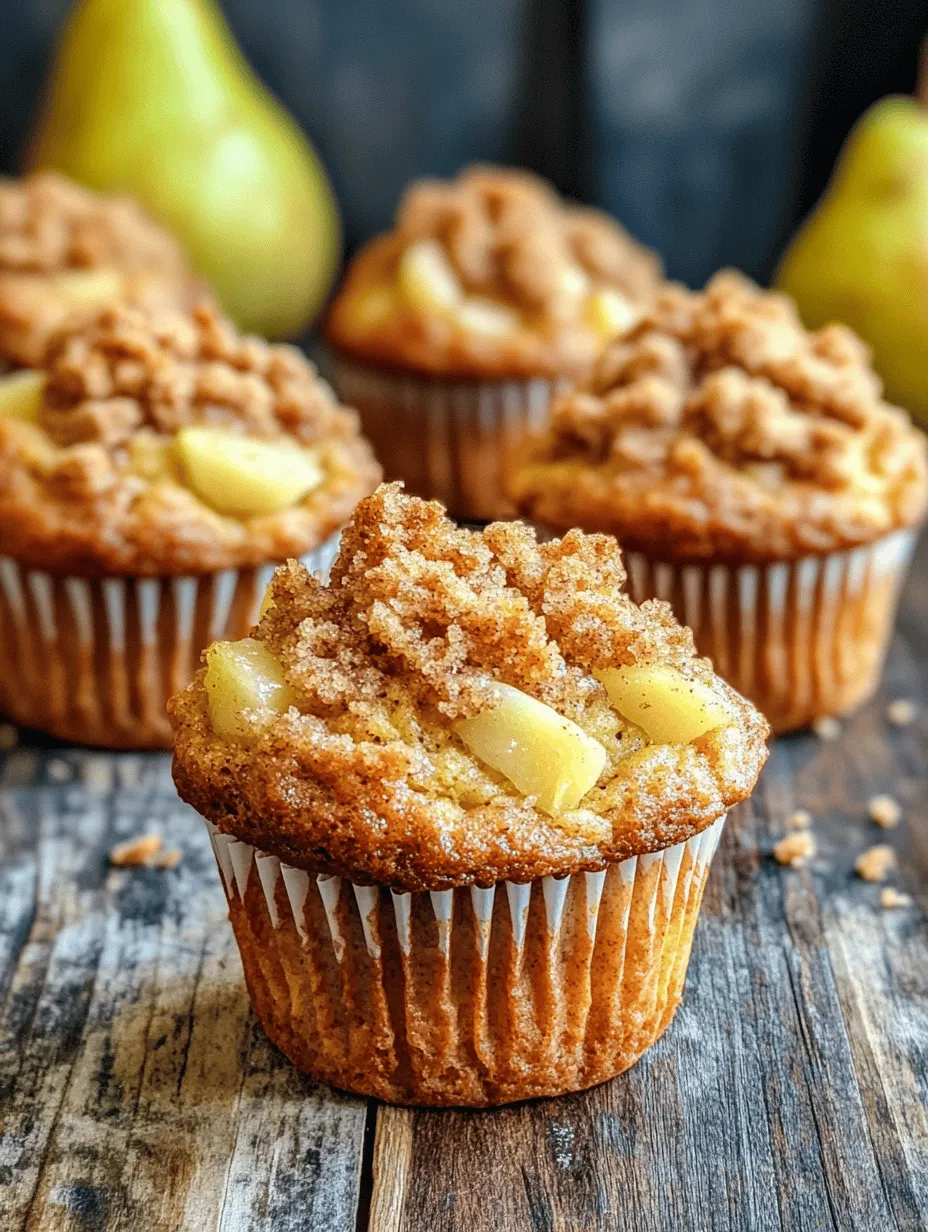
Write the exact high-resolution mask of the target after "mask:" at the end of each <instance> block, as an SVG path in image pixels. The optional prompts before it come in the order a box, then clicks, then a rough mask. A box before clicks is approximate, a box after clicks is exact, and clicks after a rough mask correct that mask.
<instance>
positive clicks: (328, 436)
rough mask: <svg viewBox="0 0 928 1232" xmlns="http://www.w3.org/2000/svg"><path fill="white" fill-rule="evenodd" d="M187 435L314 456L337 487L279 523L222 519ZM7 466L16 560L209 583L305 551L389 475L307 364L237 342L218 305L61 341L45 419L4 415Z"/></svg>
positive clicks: (7, 514) (132, 313)
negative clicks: (206, 576)
mask: <svg viewBox="0 0 928 1232" xmlns="http://www.w3.org/2000/svg"><path fill="white" fill-rule="evenodd" d="M190 425H204V426H208V427H211V428H216V429H222V430H224V431H225V432H228V433H230V434H232V435H234V436H242V437H247V438H254V439H258V440H265V441H270V442H284V443H287V444H294V445H299V446H304V447H307V448H311V449H313V450H316V451H317V452H318V455H319V458H320V459H321V464H322V466H323V470H324V474H325V479H324V482H323V483H322V484H321V486H319V487H316V488H315V489H314V490H313V491H312V492H310V493H309V495H308V496H307V497H306V498H305V500H304V501H303V502H302V503H300V504H299V505H297V506H296V507H295V508H292V509H286V510H284V511H283V512H281V513H274V514H264V515H261V516H254V517H251V518H231V517H224V516H221V515H220V514H219V513H217V512H216V511H215V510H214V509H212V508H210V507H208V506H207V505H206V504H204V503H203V501H201V500H200V499H198V497H197V496H196V495H195V494H194V492H193V491H191V490H190V487H189V486H188V484H187V482H186V476H185V472H184V469H183V467H182V466H181V464H180V462H179V460H178V456H177V449H176V444H177V433H178V432H179V431H180V430H181V429H183V428H186V427H188V426H190ZM0 460H2V463H3V466H2V471H0V518H2V520H3V524H4V527H5V542H4V548H5V550H7V551H9V552H10V554H11V555H14V556H17V557H19V558H21V559H32V560H35V562H36V563H37V564H40V565H44V566H45V567H53V568H75V569H77V570H78V571H87V570H90V571H102V572H132V571H140V572H143V573H153V572H154V573H157V572H177V571H184V570H186V569H190V570H192V571H195V572H201V571H207V570H210V569H213V568H224V567H231V566H233V565H242V564H256V563H260V562H262V561H266V560H275V559H276V560H280V559H284V558H286V557H287V556H288V555H294V554H302V553H303V552H306V551H308V550H309V549H310V548H312V547H314V546H316V545H317V544H318V543H319V542H321V541H322V540H323V539H325V538H326V537H327V536H328V535H329V534H330V533H331V532H332V531H333V530H335V529H337V527H338V526H339V525H340V524H341V523H342V522H343V521H344V519H345V518H346V517H347V514H348V512H349V511H350V509H351V508H352V507H353V505H354V504H355V502H356V501H357V500H358V499H359V498H360V497H361V496H363V495H364V494H365V493H366V492H368V491H370V489H371V488H372V487H373V486H374V484H375V483H376V481H377V478H378V477H379V475H378V468H377V466H376V463H375V462H374V460H373V456H372V454H371V451H370V447H369V446H368V445H367V442H366V441H364V439H363V438H362V437H361V436H360V432H359V427H358V422H357V417H356V415H355V413H354V412H353V411H350V410H347V409H346V408H344V407H341V406H339V405H338V404H337V403H336V401H335V399H334V396H333V394H332V392H331V390H330V389H329V387H328V386H327V385H326V384H325V382H323V381H321V380H320V379H319V377H318V376H317V374H316V371H315V369H314V368H313V366H312V365H311V364H310V363H309V362H308V361H307V360H306V359H305V358H304V357H303V355H302V354H301V353H300V352H299V351H298V350H296V349H295V348H293V347H288V346H281V345H275V346H272V345H270V344H268V343H266V342H263V341H262V340H260V339H258V338H252V337H243V336H241V335H239V334H238V333H237V332H236V331H235V329H234V327H233V326H232V325H231V323H230V322H229V321H227V320H225V319H224V318H223V317H221V316H219V315H218V313H217V312H216V311H215V310H214V309H213V308H212V307H210V306H208V305H201V306H199V307H198V308H196V309H194V310H193V311H188V312H181V311H178V310H175V309H166V308H151V307H148V308H142V307H133V306H130V305H117V306H113V307H108V308H105V309H103V310H101V311H99V312H98V313H97V314H96V316H95V317H94V318H93V319H92V320H91V321H89V322H87V323H85V324H83V325H81V326H79V327H76V328H75V329H73V330H67V331H64V332H63V333H62V334H61V335H60V336H59V337H58V339H57V340H56V342H55V344H54V345H53V347H52V350H51V352H50V356H49V361H48V379H47V384H46V386H45V391H44V396H43V400H42V403H41V406H40V409H39V413H38V418H37V420H36V422H35V423H21V422H18V421H15V420H3V419H2V418H0ZM6 528H9V534H7V533H6Z"/></svg>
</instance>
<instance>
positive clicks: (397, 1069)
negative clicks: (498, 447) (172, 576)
mask: <svg viewBox="0 0 928 1232" xmlns="http://www.w3.org/2000/svg"><path fill="white" fill-rule="evenodd" d="M624 576H625V575H624V570H623V568H622V562H621V556H620V552H619V549H618V546H617V545H616V543H615V541H614V540H613V539H612V538H610V537H608V536H605V535H584V534H581V533H580V532H579V531H571V532H569V533H568V534H567V535H565V537H564V538H563V539H562V540H558V541H555V542H552V543H546V544H544V545H541V546H539V545H538V544H537V543H536V541H535V537H534V534H533V533H532V532H531V531H530V530H529V529H528V528H526V527H525V526H523V525H521V524H520V523H517V522H508V523H495V524H493V525H491V526H489V527H488V528H487V529H486V530H485V531H484V532H483V533H482V534H478V533H476V532H474V531H468V530H458V529H456V528H455V527H454V526H453V524H452V523H451V522H450V521H448V520H447V519H446V518H445V517H443V510H442V508H441V506H440V505H438V504H437V503H425V502H423V501H421V500H418V499H417V498H414V497H409V496H405V495H404V494H403V493H402V492H401V490H400V488H399V486H398V485H389V486H385V487H381V488H380V489H378V491H377V492H376V493H375V494H374V495H373V496H372V497H370V498H368V499H367V500H365V501H363V502H362V503H361V504H360V505H359V506H358V509H357V510H356V512H355V515H354V518H353V519H352V521H351V522H350V524H349V525H348V527H347V528H346V530H345V532H344V534H343V536H342V544H341V550H340V552H339V555H338V558H337V559H336V561H335V564H334V566H333V568H332V573H331V580H330V582H329V584H328V585H324V584H323V583H322V582H320V581H318V580H317V579H316V578H314V577H312V576H310V574H309V573H307V571H306V570H305V569H303V568H302V567H301V566H299V565H298V564H297V563H296V562H294V561H291V562H290V563H289V564H288V565H286V566H284V567H282V568H281V569H279V570H278V572H277V574H276V576H275V578H274V581H273V583H272V585H271V588H270V590H269V592H268V602H267V604H266V605H265V609H264V614H263V615H262V617H261V620H260V622H259V624H258V626H257V627H256V629H255V630H254V631H253V633H252V635H251V636H250V637H248V638H245V639H243V640H241V641H238V642H220V643H217V644H216V645H214V646H212V647H210V649H209V650H208V651H207V654H206V667H205V669H204V670H203V671H201V672H200V673H199V674H198V675H197V677H196V679H195V680H194V682H193V684H191V685H190V686H189V687H188V688H187V689H185V690H184V692H183V693H181V694H179V695H178V696H177V697H176V698H174V700H173V701H172V703H171V715H172V720H173V723H174V727H175V733H176V735H175V753H174V778H175V782H176V783H177V787H178V791H179V792H180V794H181V796H182V797H183V798H184V799H185V800H187V801H188V802H189V803H191V804H192V805H193V806H194V807H195V808H197V809H198V810H199V811H200V812H201V813H202V814H203V816H204V817H205V818H206V819H207V824H208V826H209V829H210V834H211V838H212V842H213V846H214V850H215V853H216V857H217V861H218V864H219V868H220V872H221V875H222V881H223V885H224V887H225V891H226V894H227V896H228V901H229V910H230V915H231V919H232V924H233V927H234V929H235V934H236V938H237V940H238V944H239V948H240V950H241V955H242V962H243V965H244V968H245V976H246V980H247V982H248V987H249V990H250V993H251V996H252V999H253V1002H254V1005H255V1009H256V1011H257V1013H258V1016H259V1017H260V1019H261V1022H262V1023H263V1025H264V1027H265V1029H266V1030H267V1032H268V1034H269V1035H270V1036H271V1038H272V1039H273V1040H274V1041H275V1042H276V1043H277V1044H278V1045H279V1046H280V1047H281V1048H282V1049H283V1050H284V1052H286V1053H287V1055H288V1056H290V1057H291V1058H292V1059H293V1061H294V1062H295V1063H296V1064H297V1065H298V1066H300V1067H301V1068H302V1069H305V1070H307V1071H308V1072H309V1073H311V1074H312V1075H313V1076H314V1077H316V1078H318V1079H322V1080H324V1081H326V1082H330V1083H332V1084H333V1085H335V1086H339V1087H344V1088H347V1089H349V1090H352V1091H357V1092H360V1093H363V1094H366V1095H375V1096H378V1097H380V1098H383V1099H388V1100H394V1101H397V1102H400V1103H425V1104H475V1105H482V1104H497V1103H503V1102H506V1101H508V1100H517V1099H525V1098H528V1097H532V1096H538V1095H553V1094H558V1093H560V1092H563V1091H572V1090H577V1089H580V1088H582V1087H586V1086H590V1085H592V1084H593V1083H596V1082H601V1081H603V1080H604V1079H606V1078H610V1077H612V1076H613V1075H614V1074H617V1073H619V1072H621V1071H622V1070H623V1069H626V1068H627V1067H628V1066H629V1065H632V1064H633V1063H634V1062H635V1061H636V1060H637V1059H638V1058H639V1057H640V1056H641V1054H642V1053H643V1052H644V1051H645V1049H646V1048H648V1047H649V1046H650V1045H651V1044H652V1043H653V1042H654V1041H655V1040H656V1039H657V1038H658V1036H659V1035H660V1034H661V1033H662V1032H663V1031H664V1029H665V1028H666V1026H667V1025H668V1023H669V1022H670V1020H671V1018H672V1017H673V1013H674V1010H675V1008H676V1006H677V1004H678V1002H679V1000H680V996H681V993H682V988H683V982H684V978H685V974H686V966H687V961H688V957H689V951H690V944H691V940H692V935H693V928H694V925H695V922H696V915H697V912H698V909H699V903H700V899H701V897H702V892H703V887H704V884H705V879H706V876H707V873H708V866H709V861H710V859H711V857H712V853H713V851H714V849H715V846H716V843H717V842H718V839H719V835H720V832H721V829H722V825H723V823H724V818H725V814H726V811H727V810H728V809H729V808H730V807H731V806H732V805H733V804H735V803H736V802H737V801H740V800H743V799H745V797H746V796H748V795H749V794H750V792H751V791H752V789H753V787H754V784H755V781H756V779H757V776H758V773H759V771H760V769H761V766H762V765H763V762H764V759H765V757H766V748H765V743H764V740H765V736H766V734H767V725H766V723H765V722H764V720H763V719H762V718H761V716H760V715H759V714H758V713H757V711H756V710H755V709H754V708H753V707H752V706H751V705H750V704H749V703H748V702H746V701H744V699H743V698H741V697H739V696H738V695H737V694H736V693H735V692H734V691H733V690H732V689H731V688H729V687H728V686H727V685H726V684H725V683H724V682H723V681H721V680H719V679H718V678H717V677H716V676H715V675H714V674H713V672H712V669H711V667H710V666H709V664H708V663H707V662H706V660H704V659H697V658H696V657H695V654H694V650H693V645H692V638H691V636H690V633H689V631H688V630H686V629H682V628H681V627H680V626H679V625H677V623H676V622H675V621H674V619H673V617H672V615H671V613H670V609H669V608H668V607H667V605H666V604H663V603H654V602H650V603H646V604H644V605H643V606H642V607H640V608H639V607H636V606H635V604H633V603H632V602H631V600H629V599H628V597H627V596H626V595H624V594H623V593H621V592H622V583H623V581H624Z"/></svg>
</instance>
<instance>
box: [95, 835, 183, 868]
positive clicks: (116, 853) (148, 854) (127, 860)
mask: <svg viewBox="0 0 928 1232" xmlns="http://www.w3.org/2000/svg"><path fill="white" fill-rule="evenodd" d="M163 848H164V839H163V838H162V837H161V835H160V834H140V835H138V836H137V837H136V838H130V839H127V840H126V841H125V842H124V843H117V844H116V845H115V846H114V847H112V848H111V849H110V857H109V858H110V864H112V865H113V866H114V868H126V867H129V868H164V869H171V868H177V866H178V864H180V862H181V860H182V859H183V858H184V857H183V852H181V851H180V850H179V849H178V848H176V847H169V848H168V849H167V850H164V849H163Z"/></svg>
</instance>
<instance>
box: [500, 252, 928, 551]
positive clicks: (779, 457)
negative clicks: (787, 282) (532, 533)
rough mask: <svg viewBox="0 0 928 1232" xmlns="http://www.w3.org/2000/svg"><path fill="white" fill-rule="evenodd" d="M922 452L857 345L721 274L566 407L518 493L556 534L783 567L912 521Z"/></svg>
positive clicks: (523, 505) (523, 466)
mask: <svg viewBox="0 0 928 1232" xmlns="http://www.w3.org/2000/svg"><path fill="white" fill-rule="evenodd" d="M926 476H928V469H926V451H925V441H924V438H923V436H922V435H921V433H919V432H918V431H917V430H916V429H915V428H913V427H912V424H911V422H910V420H909V417H908V416H907V415H906V414H905V412H904V411H901V410H899V409H898V408H895V407H892V406H889V405H888V404H887V403H886V402H884V401H883V400H882V398H881V396H880V383H879V380H878V378H877V376H876V375H875V373H874V372H873V370H872V369H871V367H870V364H869V354H868V352H867V350H866V348H865V347H864V345H863V344H862V343H861V342H860V341H859V339H858V338H857V337H856V336H855V335H854V334H853V333H852V332H851V331H850V330H848V329H846V328H845V327H843V326H840V325H829V326H826V327H825V328H824V329H821V330H818V331H817V332H815V333H810V332H808V331H806V330H805V329H804V328H803V327H802V325H801V323H800V321H799V319H798V316H797V314H796V311H795V308H794V307H793V305H792V303H791V301H789V300H788V299H786V298H785V297H783V296H780V295H774V294H770V293H767V292H764V291H761V290H760V289H759V288H757V287H756V286H754V284H752V283H751V282H749V281H748V280H747V279H745V278H743V277H741V276H740V275H737V274H733V273H722V274H719V275H717V276H716V277H715V278H713V279H712V280H711V282H710V283H709V284H708V286H707V287H706V289H705V291H704V292H701V293H691V292H688V291H686V290H684V289H683V288H680V287H676V286H669V287H667V288H666V289H665V290H664V291H663V292H662V293H661V294H660V295H659V296H658V297H657V299H656V301H655V303H654V304H653V306H652V307H651V308H650V309H648V310H647V311H646V312H645V314H644V316H643V318H642V320H641V321H640V323H639V324H638V325H637V326H636V327H635V328H634V329H633V330H632V331H631V332H630V334H629V335H628V336H627V337H626V338H625V339H623V340H621V341H619V342H616V343H615V344H614V345H613V346H612V347H610V349H609V350H608V351H607V352H606V353H605V355H604V356H603V358H602V360H601V362H600V364H599V366H598V369H597V371H596V373H595V375H594V377H593V379H592V380H591V381H589V382H588V383H587V384H585V385H584V387H583V388H580V389H578V390H575V391H573V392H571V393H569V394H566V395H564V396H563V397H562V398H560V399H559V400H558V401H557V402H556V403H555V405H554V406H553V408H552V419H551V426H550V428H549V430H548V431H547V432H546V433H545V434H544V435H543V436H541V437H540V438H537V439H536V440H534V441H532V442H531V443H530V444H528V445H527V446H526V447H525V449H524V452H523V453H522V454H521V457H520V459H519V460H518V462H517V464H516V466H515V468H514V471H513V473H512V475H511V477H510V492H511V495H512V496H513V498H514V499H515V500H516V502H517V504H518V506H519V508H520V509H521V510H522V511H523V512H524V513H527V514H529V515H530V516H531V517H533V518H534V519H536V520H537V521H539V522H540V523H543V524H546V525H549V526H550V527H552V528H553V529H558V528H560V527H564V526H581V527H587V528H590V529H596V530H608V531H611V532H613V533H614V534H616V535H617V536H618V537H619V538H620V539H621V541H622V542H623V544H624V545H625V546H626V547H628V548H631V549H637V550H640V551H642V552H645V553H648V554H649V555H651V556H652V557H656V558H657V559H659V560H668V561H687V560H694V561H695V560H708V559H712V560H720V561H725V560H731V561H736V562H738V561H753V562H766V561H773V560H789V559H793V558H794V557H797V556H801V555H805V554H816V553H824V552H829V551H833V550H836V549H841V548H846V547H852V546H855V545H857V544H863V543H869V542H871V541H872V540H874V539H877V538H879V537H880V536H882V535H885V534H887V533H888V532H890V531H893V530H896V529H899V528H901V527H906V526H911V525H914V524H916V523H918V522H919V521H920V520H921V519H922V517H923V516H924V511H925V505H926V499H928V478H926Z"/></svg>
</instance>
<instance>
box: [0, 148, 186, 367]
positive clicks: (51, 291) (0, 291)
mask: <svg viewBox="0 0 928 1232" xmlns="http://www.w3.org/2000/svg"><path fill="white" fill-rule="evenodd" d="M92 271H98V272H99V271H105V272H107V273H108V276H109V284H107V283H106V279H104V281H103V283H101V284H100V285H99V286H96V287H91V288H89V289H88V288H87V287H86V286H85V288H84V294H85V295H88V294H89V295H90V296H91V297H92V296H93V294H102V295H103V296H104V298H106V299H109V300H112V299H116V298H118V299H120V300H123V299H124V300H127V301H128V302H130V303H142V304H152V305H159V304H160V305H180V306H183V305H187V304H192V303H194V302H196V301H198V300H203V299H206V298H209V292H208V290H207V288H206V286H205V285H204V284H203V283H202V282H201V281H200V280H199V279H198V278H196V277H195V276H194V275H193V274H192V272H191V270H190V267H189V266H188V264H187V262H186V259H185V257H184V254H183V251H182V249H181V246H180V244H179V243H178V242H177V240H176V239H175V238H174V236H172V235H171V234H170V233H169V232H168V231H166V230H165V229H164V228H162V227H160V226H159V225H158V224H157V223H155V222H154V221H153V220H152V219H150V218H149V217H148V216H147V215H146V214H145V213H144V211H143V210H142V209H141V207H140V206H139V205H138V203H137V202H136V201H134V200H133V199H132V198H130V197H116V196H101V195H99V194H97V193H94V192H91V191H90V190H88V189H86V188H83V187H81V186H80V185H79V184H75V183H74V182H73V181H72V180H69V179H67V178H66V177H64V176H62V175H59V174H57V173H55V172H52V171H41V172H36V173H35V174H33V175H30V176H27V177H25V178H24V179H20V180H0V358H2V359H4V360H5V361H6V362H7V363H11V364H15V365H17V366H24V367H35V366H37V365H39V364H41V363H42V362H43V360H44V358H45V354H46V350H47V348H48V345H49V343H50V341H51V339H52V336H53V335H54V333H55V332H56V331H57V330H58V329H59V328H60V327H61V326H62V325H63V324H64V322H65V321H66V320H68V319H76V318H80V317H82V316H86V315H87V314H88V309H87V308H86V307H83V308H82V307H81V306H80V294H79V288H78V287H76V286H75V285H74V282H73V276H74V275H77V276H81V275H87V274H88V273H91V272H92ZM61 275H64V278H63V279H62V278H60V277H59V276H61ZM69 278H71V279H72V281H71V283H70V285H68V283H69ZM91 281H93V280H91Z"/></svg>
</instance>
